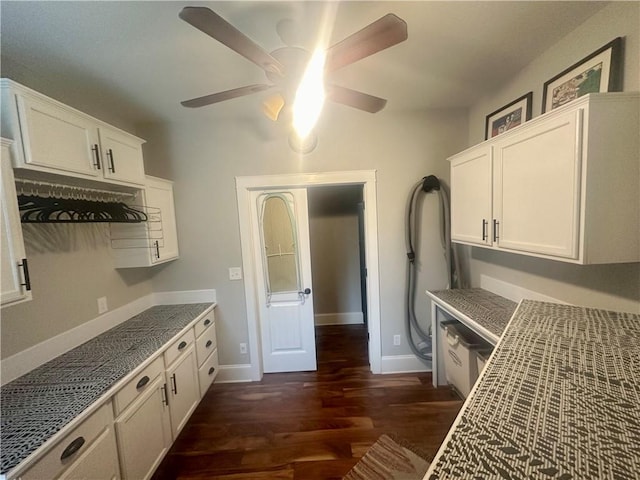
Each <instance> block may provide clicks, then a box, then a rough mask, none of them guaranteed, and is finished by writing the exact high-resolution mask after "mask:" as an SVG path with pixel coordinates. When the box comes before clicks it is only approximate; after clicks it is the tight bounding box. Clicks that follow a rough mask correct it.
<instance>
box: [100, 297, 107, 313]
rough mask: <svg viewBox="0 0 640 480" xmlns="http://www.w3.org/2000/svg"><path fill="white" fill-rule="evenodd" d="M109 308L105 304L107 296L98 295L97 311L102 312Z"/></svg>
mask: <svg viewBox="0 0 640 480" xmlns="http://www.w3.org/2000/svg"><path fill="white" fill-rule="evenodd" d="M107 310H109V307H108V306H107V297H100V298H99V299H98V313H104V312H106V311H107Z"/></svg>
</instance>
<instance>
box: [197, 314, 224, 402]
mask: <svg viewBox="0 0 640 480" xmlns="http://www.w3.org/2000/svg"><path fill="white" fill-rule="evenodd" d="M195 334H196V358H197V359H198V383H199V384H200V398H202V397H204V394H205V393H207V390H208V389H209V387H210V386H211V384H212V383H213V381H214V380H215V379H216V377H217V376H218V372H219V370H220V368H219V367H220V363H219V362H218V339H217V335H216V321H215V318H214V312H213V310H212V311H211V313H209V314H208V315H207V316H205V317H204V318H202V319H201V320H200V321H198V323H196V325H195Z"/></svg>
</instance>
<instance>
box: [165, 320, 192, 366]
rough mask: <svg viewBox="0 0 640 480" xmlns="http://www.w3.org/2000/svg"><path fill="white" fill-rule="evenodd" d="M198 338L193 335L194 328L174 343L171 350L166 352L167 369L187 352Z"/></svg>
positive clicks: (168, 349)
mask: <svg viewBox="0 0 640 480" xmlns="http://www.w3.org/2000/svg"><path fill="white" fill-rule="evenodd" d="M195 339H196V337H195V335H194V334H193V328H190V329H189V330H188V331H187V333H185V334H184V335H182V336H181V337H180V338H179V339H178V340H176V341H175V342H173V343H172V344H171V346H170V347H169V348H167V349H166V350H165V352H164V364H165V366H166V367H168V366H170V365H171V364H172V363H173V362H174V360H175V359H176V358H178V357H179V356H180V355H181V354H182V352H185V351H186V350H187V348H189V345H191V344H193V342H194V341H195Z"/></svg>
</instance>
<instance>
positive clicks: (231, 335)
mask: <svg viewBox="0 0 640 480" xmlns="http://www.w3.org/2000/svg"><path fill="white" fill-rule="evenodd" d="M250 127H251V125H247V124H243V123H234V122H228V123H222V124H215V125H211V124H206V123H203V122H198V121H197V120H196V119H194V121H193V122H189V123H174V124H171V125H170V126H168V127H167V126H165V127H162V126H158V127H156V126H153V125H147V126H146V127H145V128H144V129H143V130H142V131H141V132H140V134H141V135H142V136H144V138H146V139H147V140H148V145H149V149H148V150H147V151H146V154H147V155H149V156H151V157H154V158H159V159H160V158H166V159H167V162H168V164H167V165H165V166H164V167H163V168H164V169H165V170H166V171H170V172H171V173H172V178H173V180H174V181H175V196H176V215H177V222H178V234H179V241H180V254H181V258H180V260H178V261H177V262H173V263H172V264H171V265H167V266H166V268H165V269H164V270H163V271H161V272H159V273H158V275H157V276H156V277H154V279H153V286H154V290H157V291H164V290H173V289H200V288H214V287H215V288H216V292H217V296H218V303H219V306H218V309H217V310H216V315H217V319H218V320H219V322H218V328H219V336H220V342H219V348H220V357H221V360H220V361H221V363H222V364H244V363H248V362H249V358H248V356H247V355H241V354H240V353H239V349H238V344H239V343H240V342H247V341H248V334H247V319H246V313H245V303H244V289H243V284H242V282H238V281H235V282H234V281H230V280H229V279H228V271H227V269H228V267H231V266H239V265H241V249H240V235H239V226H238V218H237V215H238V212H237V207H236V202H235V182H234V179H235V177H236V176H242V175H265V174H275V173H293V172H319V171H322V172H328V171H343V170H369V169H375V170H377V179H378V182H377V200H378V214H379V218H378V221H379V248H380V252H381V258H380V278H381V292H382V293H381V318H382V320H381V321H382V326H381V334H382V354H383V355H394V354H403V353H409V350H408V348H407V347H406V344H404V342H403V345H402V346H401V347H394V346H393V345H392V335H393V334H395V333H402V335H403V337H404V327H403V316H404V314H403V312H404V300H403V295H404V294H403V291H404V278H405V258H406V254H405V246H404V231H403V228H404V227H403V226H404V209H405V201H406V197H407V195H408V194H409V190H410V188H411V186H412V185H413V184H414V183H415V182H416V181H417V180H418V179H419V178H421V177H422V176H424V175H427V174H430V173H432V174H435V175H438V176H441V177H444V178H448V163H447V162H446V160H445V158H446V157H447V156H448V155H450V154H452V153H453V152H456V151H458V150H460V149H462V148H463V146H464V144H465V142H466V135H467V130H468V126H467V113H466V111H462V110H461V111H432V112H409V113H395V112H393V111H392V110H383V111H382V112H380V113H378V114H376V115H370V114H367V113H363V112H360V111H356V110H352V109H349V108H347V107H343V106H334V105H328V106H327V109H326V110H325V114H324V116H323V119H322V123H321V125H320V132H319V137H320V140H319V145H318V147H317V149H316V150H315V151H314V152H313V153H311V154H310V155H307V156H305V157H300V156H298V155H296V154H294V153H293V152H292V151H291V150H290V149H289V147H288V144H287V140H286V134H284V133H278V132H277V131H276V130H275V129H273V127H271V126H270V125H267V126H265V127H264V128H262V127H261V129H255V128H250ZM435 221H436V220H435V219H428V222H429V223H432V224H435ZM425 255H432V256H433V257H436V258H440V257H441V255H440V253H439V251H434V252H425ZM439 273H440V272H436V271H435V270H434V271H433V272H430V273H429V274H428V275H427V277H428V279H427V280H425V283H428V284H429V286H430V287H431V288H440V287H442V286H443V285H444V278H443V277H442V276H441V275H440V274H439ZM425 303H426V302H425Z"/></svg>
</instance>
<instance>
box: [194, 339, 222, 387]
mask: <svg viewBox="0 0 640 480" xmlns="http://www.w3.org/2000/svg"><path fill="white" fill-rule="evenodd" d="M219 371H220V363H219V362H218V349H217V348H216V349H215V350H214V351H213V352H212V353H211V355H209V358H207V360H206V361H205V362H204V363H203V364H202V366H201V367H200V368H199V369H198V379H199V380H200V398H202V397H204V394H205V393H207V390H208V389H209V387H210V386H211V384H212V383H213V381H214V380H215V379H216V377H217V376H218V372H219Z"/></svg>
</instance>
